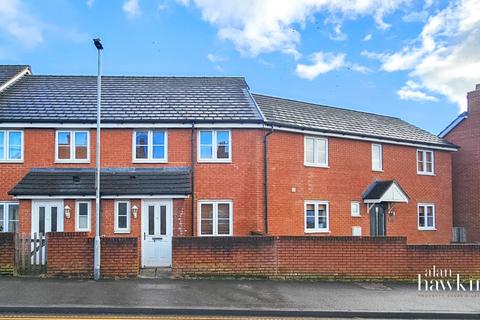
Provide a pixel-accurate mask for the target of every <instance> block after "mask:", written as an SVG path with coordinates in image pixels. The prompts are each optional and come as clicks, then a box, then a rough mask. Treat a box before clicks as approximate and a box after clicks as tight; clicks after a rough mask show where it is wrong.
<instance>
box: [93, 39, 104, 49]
mask: <svg viewBox="0 0 480 320" xmlns="http://www.w3.org/2000/svg"><path fill="white" fill-rule="evenodd" d="M93 44H95V47H97V49H98V50H103V46H102V41H101V40H100V38H96V39H93Z"/></svg>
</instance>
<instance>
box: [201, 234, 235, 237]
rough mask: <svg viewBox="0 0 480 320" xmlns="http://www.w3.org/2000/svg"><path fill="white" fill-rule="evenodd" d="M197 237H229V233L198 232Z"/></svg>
mask: <svg viewBox="0 0 480 320" xmlns="http://www.w3.org/2000/svg"><path fill="white" fill-rule="evenodd" d="M197 236H198V237H231V236H232V235H231V234H199V235H197Z"/></svg>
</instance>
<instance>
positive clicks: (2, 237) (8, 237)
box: [0, 232, 15, 275]
mask: <svg viewBox="0 0 480 320" xmlns="http://www.w3.org/2000/svg"><path fill="white" fill-rule="evenodd" d="M14 269H15V237H14V233H11V232H5V233H3V232H2V233H0V274H1V275H12V274H13V272H14Z"/></svg>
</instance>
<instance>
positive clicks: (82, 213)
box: [75, 201, 92, 231]
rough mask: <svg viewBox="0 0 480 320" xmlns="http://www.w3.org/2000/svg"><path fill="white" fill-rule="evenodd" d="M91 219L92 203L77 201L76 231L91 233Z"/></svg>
mask: <svg viewBox="0 0 480 320" xmlns="http://www.w3.org/2000/svg"><path fill="white" fill-rule="evenodd" d="M91 219H92V212H91V207H90V201H77V202H76V205H75V230H76V231H90V225H91V221H92V220H91Z"/></svg>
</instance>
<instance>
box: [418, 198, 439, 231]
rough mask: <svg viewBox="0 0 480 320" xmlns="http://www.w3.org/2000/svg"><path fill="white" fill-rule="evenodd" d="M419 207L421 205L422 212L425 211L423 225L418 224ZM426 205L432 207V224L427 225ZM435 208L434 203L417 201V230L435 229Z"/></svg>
mask: <svg viewBox="0 0 480 320" xmlns="http://www.w3.org/2000/svg"><path fill="white" fill-rule="evenodd" d="M420 207H423V210H424V213H425V226H423V227H422V226H420ZM427 207H432V208H433V209H432V212H433V226H428V225H427V221H428V219H427ZM436 216H437V210H436V208H435V204H434V203H419V204H417V225H418V230H421V231H428V230H437V227H436V226H437V217H436Z"/></svg>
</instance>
